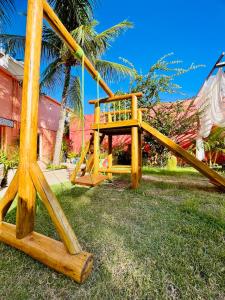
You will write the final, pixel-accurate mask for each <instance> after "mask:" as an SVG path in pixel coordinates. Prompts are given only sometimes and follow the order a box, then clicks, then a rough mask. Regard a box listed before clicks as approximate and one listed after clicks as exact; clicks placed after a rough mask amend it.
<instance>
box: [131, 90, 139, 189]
mask: <svg viewBox="0 0 225 300" xmlns="http://www.w3.org/2000/svg"><path fill="white" fill-rule="evenodd" d="M131 112H132V119H133V120H137V119H138V109H137V97H136V96H132V100H131ZM131 144H132V145H131V187H132V188H133V189H136V188H137V187H138V181H139V180H138V178H139V176H138V164H139V158H138V157H139V149H138V127H132V128H131Z"/></svg>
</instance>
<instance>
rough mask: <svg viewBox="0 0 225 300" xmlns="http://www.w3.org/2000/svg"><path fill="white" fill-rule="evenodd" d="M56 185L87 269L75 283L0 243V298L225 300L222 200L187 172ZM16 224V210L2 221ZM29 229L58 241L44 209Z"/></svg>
mask: <svg viewBox="0 0 225 300" xmlns="http://www.w3.org/2000/svg"><path fill="white" fill-rule="evenodd" d="M128 183H129V177H121V180H120V181H119V180H115V181H114V182H113V183H104V184H102V185H101V186H98V187H96V188H93V189H86V188H82V187H71V186H70V185H69V184H67V185H61V186H55V187H54V191H55V192H56V194H57V196H58V198H59V200H60V202H61V205H62V207H63V209H64V211H65V213H66V215H67V216H68V218H69V220H70V222H71V224H72V226H73V228H74V230H75V232H76V234H77V236H78V238H79V241H80V243H81V244H82V245H83V247H84V249H85V250H87V251H89V252H92V253H94V256H95V263H94V270H93V272H92V274H91V276H90V277H89V279H88V280H87V281H86V282H85V283H84V284H83V285H78V284H76V283H75V282H73V281H72V280H70V279H69V278H67V277H65V276H64V275H62V274H58V273H56V272H54V271H52V270H50V269H48V268H47V267H45V266H44V265H42V264H41V263H38V262H37V261H34V260H33V259H32V258H30V257H28V256H26V255H25V254H23V253H21V252H19V251H17V250H15V249H12V248H11V247H8V246H6V245H4V244H0V299H16V300H18V299H23V300H24V299H221V300H222V299H225V196H224V194H222V193H220V192H218V191H217V190H216V189H215V188H214V187H213V186H212V185H210V184H209V183H208V180H207V179H205V178H203V177H202V176H201V175H199V174H198V173H197V172H195V171H194V170H193V169H181V170H178V171H177V172H169V171H165V170H160V169H148V170H145V171H144V176H143V180H142V184H141V187H140V188H139V189H138V190H137V191H133V190H130V189H129V188H128ZM7 219H8V221H11V222H14V221H15V211H14V210H12V211H11V212H10V213H9V215H8V216H7ZM36 230H37V231H39V232H41V233H44V234H46V235H48V236H51V237H53V238H56V239H57V238H58V236H57V234H56V232H55V230H54V227H53V225H52V223H51V220H50V219H49V217H48V214H47V213H46V211H45V208H44V207H43V205H41V204H40V205H39V207H38V215H37V220H36Z"/></svg>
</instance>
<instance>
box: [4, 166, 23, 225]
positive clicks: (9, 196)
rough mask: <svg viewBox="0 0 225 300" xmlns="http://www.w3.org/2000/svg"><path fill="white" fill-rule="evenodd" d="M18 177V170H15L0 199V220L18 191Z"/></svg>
mask: <svg viewBox="0 0 225 300" xmlns="http://www.w3.org/2000/svg"><path fill="white" fill-rule="evenodd" d="M18 179H19V172H18V171H16V174H15V176H14V177H13V180H12V181H11V183H10V185H9V187H8V189H7V191H6V193H5V195H4V197H3V198H2V199H1V201H0V222H2V221H3V219H4V217H5V215H6V214H7V211H8V210H9V208H10V206H11V204H12V202H13V200H14V199H15V197H16V194H17V192H18Z"/></svg>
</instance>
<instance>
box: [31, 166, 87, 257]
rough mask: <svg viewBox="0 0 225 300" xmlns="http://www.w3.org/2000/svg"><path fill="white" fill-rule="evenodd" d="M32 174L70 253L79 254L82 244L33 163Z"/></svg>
mask: <svg viewBox="0 0 225 300" xmlns="http://www.w3.org/2000/svg"><path fill="white" fill-rule="evenodd" d="M30 174H31V178H32V180H33V183H34V185H35V188H36V189H37V192H38V194H39V195H40V197H41V200H42V201H43V203H44V205H45V207H46V208H47V210H48V213H49V215H50V217H51V219H52V221H53V223H54V224H55V227H56V229H57V232H58V234H59V236H60V238H61V239H62V241H63V243H64V245H65V246H66V248H67V250H68V252H69V253H70V254H78V253H80V252H81V251H82V249H81V246H80V244H79V242H78V240H77V238H76V236H75V234H74V232H73V230H72V228H71V226H70V224H69V222H68V220H67V218H66V216H65V214H64V212H63V210H62V208H61V206H60V204H59V202H58V200H57V198H56V196H55V195H54V193H53V192H52V190H51V188H50V187H49V185H48V183H47V181H46V179H45V177H44V175H43V173H42V171H41V169H40V167H39V166H38V164H37V163H33V164H32V165H31V167H30Z"/></svg>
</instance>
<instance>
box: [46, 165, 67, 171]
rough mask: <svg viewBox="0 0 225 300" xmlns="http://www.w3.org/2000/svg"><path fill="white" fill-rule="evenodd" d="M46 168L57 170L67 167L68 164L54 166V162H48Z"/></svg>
mask: <svg viewBox="0 0 225 300" xmlns="http://www.w3.org/2000/svg"><path fill="white" fill-rule="evenodd" d="M46 168H47V170H50V171H55V170H62V169H67V166H66V165H60V166H54V165H53V164H48V165H47V167H46Z"/></svg>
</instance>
